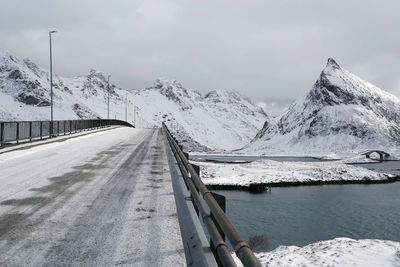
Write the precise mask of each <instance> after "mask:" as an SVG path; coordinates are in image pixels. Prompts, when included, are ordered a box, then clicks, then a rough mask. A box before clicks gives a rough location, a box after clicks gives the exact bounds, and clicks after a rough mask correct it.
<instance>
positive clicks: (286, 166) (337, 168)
mask: <svg viewBox="0 0 400 267" xmlns="http://www.w3.org/2000/svg"><path fill="white" fill-rule="evenodd" d="M193 163H194V164H196V165H199V166H200V168H201V178H202V180H203V182H204V183H205V184H207V185H240V186H248V185H249V184H252V183H269V184H274V183H295V182H316V181H328V182H329V181H354V180H386V179H388V178H390V177H392V176H393V175H391V174H384V173H378V172H374V171H371V170H368V169H366V168H362V167H356V166H352V165H348V164H345V163H343V162H341V161H325V162H289V161H288V162H278V161H274V160H266V159H263V160H257V161H254V162H251V163H239V164H229V163H228V164H225V163H208V162H195V161H193Z"/></svg>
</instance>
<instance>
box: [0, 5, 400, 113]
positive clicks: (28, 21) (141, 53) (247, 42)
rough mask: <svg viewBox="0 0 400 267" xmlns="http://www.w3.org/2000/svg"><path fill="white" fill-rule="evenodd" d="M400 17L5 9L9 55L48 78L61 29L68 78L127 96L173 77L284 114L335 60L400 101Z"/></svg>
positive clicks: (314, 9) (374, 11) (208, 8)
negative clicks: (98, 74)
mask: <svg viewBox="0 0 400 267" xmlns="http://www.w3.org/2000/svg"><path fill="white" fill-rule="evenodd" d="M399 8H400V2H399V1H396V0H391V1H388V0H383V1H365V0H352V1H342V2H338V1H331V0H329V1H320V0H305V1H289V0H281V1H258V0H246V1H245V0H235V1H232V0H229V1H228V0H219V1H211V0H204V1H183V0H174V1H166V0H157V1H154V0H136V1H131V0H114V1H106V0H85V1H77V0H70V1H61V0H60V1H54V0H35V1H31V0H3V1H2V3H1V11H0V12H1V13H0V36H1V37H0V48H5V49H8V50H10V51H12V52H14V53H16V54H18V55H21V56H24V57H29V58H31V59H33V60H34V61H36V62H38V63H39V65H41V66H43V67H45V68H47V67H48V35H47V34H48V30H50V29H57V30H58V31H59V32H58V33H57V34H56V35H55V36H54V59H55V62H54V65H55V71H56V73H58V74H60V75H64V76H75V75H80V74H85V73H87V72H88V70H89V69H90V68H96V69H99V70H101V71H103V72H106V73H111V74H112V79H113V81H114V82H115V83H117V84H118V85H120V86H122V87H125V88H143V87H147V86H149V85H151V84H152V82H153V80H154V79H155V78H157V77H160V76H162V77H169V78H173V79H177V80H179V81H181V82H182V84H183V85H184V86H185V87H188V88H193V89H197V90H200V91H202V92H206V91H209V90H212V89H234V90H237V91H239V92H241V93H243V94H245V95H247V96H249V97H250V98H251V99H252V100H253V101H254V102H260V101H261V102H266V103H275V104H274V105H279V106H282V107H283V106H285V105H286V106H287V105H288V103H289V102H290V101H291V100H293V99H296V98H298V97H301V96H302V95H304V94H305V93H306V92H307V91H308V90H309V89H310V88H311V87H312V85H313V83H314V82H315V80H316V79H317V78H318V75H319V73H320V71H321V70H322V68H323V67H324V65H325V63H326V59H327V58H328V57H334V58H335V59H336V60H337V61H338V62H339V64H341V65H342V66H343V67H344V68H346V69H348V70H350V71H352V72H353V73H355V74H356V75H359V76H360V77H362V78H364V79H365V80H368V81H370V82H372V83H374V84H376V85H377V86H379V87H381V88H382V89H384V90H387V91H389V92H391V93H393V94H396V95H400V91H399V89H400V87H399V86H400V78H399V77H398V75H397V73H398V71H399V67H400V63H399V61H398V60H397V59H398V58H399V57H400V50H399V49H398V48H399V47H400V37H399V36H398V34H397V33H398V30H399V29H398V28H399V26H398V25H400V16H398V15H397V13H398V10H399ZM277 99H280V100H282V101H277ZM270 106H271V107H272V105H270ZM280 109H282V108H280Z"/></svg>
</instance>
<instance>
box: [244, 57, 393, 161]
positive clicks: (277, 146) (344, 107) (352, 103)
mask: <svg viewBox="0 0 400 267" xmlns="http://www.w3.org/2000/svg"><path fill="white" fill-rule="evenodd" d="M399 144H400V100H399V99H398V98H397V97H396V96H394V95H392V94H389V93H387V92H385V91H383V90H381V89H379V88H378V87H376V86H374V85H372V84H371V83H369V82H366V81H364V80H362V79H360V78H358V77H357V76H356V75H354V74H352V73H350V72H349V71H347V70H345V69H343V68H341V67H340V66H339V65H338V64H337V63H336V62H335V61H334V60H333V59H331V58H330V59H328V63H327V65H326V67H325V68H324V69H323V71H322V72H321V74H320V77H319V79H318V80H317V81H316V83H315V84H314V86H313V88H312V89H311V91H309V92H308V94H307V95H306V96H305V97H303V98H301V99H299V100H297V101H296V102H295V103H293V104H292V105H291V106H290V107H289V108H288V110H287V111H286V112H285V113H284V114H283V115H282V116H281V117H279V118H277V119H276V120H275V121H268V122H266V123H265V125H264V127H263V128H262V129H261V130H260V131H259V132H258V134H257V135H256V137H255V138H254V140H253V141H252V143H251V144H250V145H248V146H247V147H246V148H245V149H244V151H247V152H256V153H268V154H302V155H321V154H329V153H336V154H343V153H353V152H360V151H362V150H366V149H383V150H393V149H394V148H395V147H398V146H399Z"/></svg>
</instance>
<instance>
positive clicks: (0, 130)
mask: <svg viewBox="0 0 400 267" xmlns="http://www.w3.org/2000/svg"><path fill="white" fill-rule="evenodd" d="M0 146H4V122H2V123H0Z"/></svg>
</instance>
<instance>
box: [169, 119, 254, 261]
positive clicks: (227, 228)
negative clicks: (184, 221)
mask: <svg viewBox="0 0 400 267" xmlns="http://www.w3.org/2000/svg"><path fill="white" fill-rule="evenodd" d="M162 128H163V131H164V133H165V135H166V137H167V139H168V143H169V145H170V147H171V149H172V152H173V154H174V156H175V159H176V161H177V163H178V165H179V168H180V170H181V172H182V175H183V178H184V180H185V183H186V186H187V187H188V189H189V190H190V193H191V198H192V202H193V205H194V206H195V209H196V211H197V212H198V215H199V217H200V219H201V220H202V222H203V224H204V225H205V227H206V229H207V232H208V234H209V236H210V239H211V250H212V251H213V254H214V256H215V259H216V261H217V263H218V265H219V266H236V264H235V262H234V260H233V258H232V255H231V252H230V251H229V248H228V246H227V244H226V243H225V241H224V236H225V235H226V237H227V238H228V240H229V241H230V243H231V245H232V247H233V248H234V250H235V252H236V255H237V256H238V258H239V259H240V260H241V261H242V263H243V265H244V266H246V267H247V266H261V264H260V262H259V261H258V259H257V258H256V257H255V255H254V253H253V252H252V250H251V249H250V247H249V245H248V244H247V243H246V242H245V241H244V240H243V238H242V237H241V236H240V234H239V232H238V231H237V230H236V228H235V227H234V226H233V224H232V223H231V222H230V220H229V219H228V217H227V216H226V214H225V212H224V211H223V210H222V209H221V207H220V206H219V204H218V202H217V201H216V200H215V198H214V196H213V194H212V193H211V191H209V190H208V189H207V187H206V186H205V185H204V183H203V182H202V181H201V179H200V177H199V174H198V172H197V171H196V170H195V169H194V167H193V166H192V165H191V164H190V163H189V160H188V155H187V154H186V153H184V152H183V151H182V148H181V147H180V146H179V145H178V143H177V141H176V140H175V138H174V137H173V136H172V135H171V133H170V131H169V130H168V128H167V126H166V125H165V124H164V123H163V125H162Z"/></svg>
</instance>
